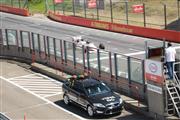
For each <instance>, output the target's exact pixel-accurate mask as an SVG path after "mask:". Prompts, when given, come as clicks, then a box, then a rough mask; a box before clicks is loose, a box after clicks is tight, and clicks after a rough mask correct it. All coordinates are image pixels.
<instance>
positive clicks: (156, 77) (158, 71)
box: [145, 59, 163, 84]
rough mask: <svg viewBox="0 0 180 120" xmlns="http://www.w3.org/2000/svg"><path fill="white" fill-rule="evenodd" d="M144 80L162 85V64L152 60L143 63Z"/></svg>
mask: <svg viewBox="0 0 180 120" xmlns="http://www.w3.org/2000/svg"><path fill="white" fill-rule="evenodd" d="M145 76H146V80H149V81H153V82H156V83H160V84H161V83H163V73H162V63H161V62H159V61H154V60H149V59H148V60H146V61H145Z"/></svg>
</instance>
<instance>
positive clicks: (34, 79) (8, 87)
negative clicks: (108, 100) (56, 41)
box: [0, 60, 150, 120]
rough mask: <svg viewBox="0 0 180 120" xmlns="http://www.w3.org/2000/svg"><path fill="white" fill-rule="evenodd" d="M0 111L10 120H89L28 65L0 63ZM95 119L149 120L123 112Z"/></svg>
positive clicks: (54, 83)
mask: <svg viewBox="0 0 180 120" xmlns="http://www.w3.org/2000/svg"><path fill="white" fill-rule="evenodd" d="M0 68H1V69H0V106H1V107H0V112H2V113H4V114H5V115H7V116H8V117H10V118H11V119H12V120H23V118H24V116H25V117H26V120H65V119H66V120H76V119H81V120H85V119H92V118H89V117H88V116H87V113H86V112H85V111H84V110H83V109H81V108H78V107H76V106H75V105H71V106H66V105H65V104H64V103H63V100H62V92H61V85H62V83H60V82H57V81H56V80H54V79H51V78H49V77H47V76H44V75H42V74H39V73H35V72H33V71H31V70H29V69H27V68H29V66H28V65H26V64H22V63H18V62H15V64H14V62H13V63H12V62H11V61H8V62H7V61H4V60H0ZM95 119H111V120H150V119H149V118H147V117H145V116H143V115H140V114H137V113H134V112H132V111H128V110H123V112H122V114H121V115H112V116H96V117H95Z"/></svg>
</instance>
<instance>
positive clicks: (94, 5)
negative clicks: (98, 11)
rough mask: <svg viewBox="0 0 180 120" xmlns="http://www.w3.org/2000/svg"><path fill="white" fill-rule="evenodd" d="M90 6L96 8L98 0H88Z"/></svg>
mask: <svg viewBox="0 0 180 120" xmlns="http://www.w3.org/2000/svg"><path fill="white" fill-rule="evenodd" d="M88 8H96V0H88Z"/></svg>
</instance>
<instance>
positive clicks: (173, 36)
mask: <svg viewBox="0 0 180 120" xmlns="http://www.w3.org/2000/svg"><path fill="white" fill-rule="evenodd" d="M48 15H49V17H50V18H51V19H53V20H56V21H59V22H64V23H68V24H74V25H80V26H85V27H90V28H97V29H102V30H107V31H113V32H119V33H125V34H132V35H137V36H142V37H149V38H155V39H160V40H166V41H170V42H176V43H180V33H179V32H178V31H171V30H160V29H153V28H145V27H138V26H131V25H123V24H116V23H110V22H103V21H97V20H90V19H85V18H81V17H73V16H65V15H61V14H56V13H54V12H53V11H49V12H48ZM157 33H158V34H157Z"/></svg>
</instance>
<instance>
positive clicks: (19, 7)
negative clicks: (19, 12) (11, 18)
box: [18, 0, 21, 8]
mask: <svg viewBox="0 0 180 120" xmlns="http://www.w3.org/2000/svg"><path fill="white" fill-rule="evenodd" d="M18 3H19V8H21V2H20V0H18Z"/></svg>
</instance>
